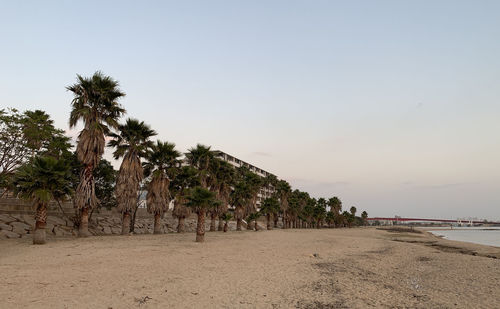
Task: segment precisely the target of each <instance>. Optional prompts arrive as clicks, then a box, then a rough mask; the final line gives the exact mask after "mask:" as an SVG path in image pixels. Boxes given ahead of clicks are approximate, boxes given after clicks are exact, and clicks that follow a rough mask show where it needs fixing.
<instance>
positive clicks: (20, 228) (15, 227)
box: [10, 222, 31, 234]
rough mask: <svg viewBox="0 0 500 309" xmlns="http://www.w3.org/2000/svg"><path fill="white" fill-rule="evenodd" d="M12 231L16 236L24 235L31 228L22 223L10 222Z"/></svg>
mask: <svg viewBox="0 0 500 309" xmlns="http://www.w3.org/2000/svg"><path fill="white" fill-rule="evenodd" d="M10 225H11V226H12V231H13V232H14V233H18V234H26V232H28V231H29V230H31V226H30V225H28V224H26V223H23V222H11V223H10Z"/></svg>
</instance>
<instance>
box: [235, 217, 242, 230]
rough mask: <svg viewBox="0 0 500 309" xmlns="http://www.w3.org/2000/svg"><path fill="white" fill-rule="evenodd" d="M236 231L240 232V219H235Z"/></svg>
mask: <svg viewBox="0 0 500 309" xmlns="http://www.w3.org/2000/svg"><path fill="white" fill-rule="evenodd" d="M236 230H237V231H241V219H236Z"/></svg>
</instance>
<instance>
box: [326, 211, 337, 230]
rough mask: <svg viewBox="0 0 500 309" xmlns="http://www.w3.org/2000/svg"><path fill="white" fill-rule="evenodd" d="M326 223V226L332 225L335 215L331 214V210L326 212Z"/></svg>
mask: <svg viewBox="0 0 500 309" xmlns="http://www.w3.org/2000/svg"><path fill="white" fill-rule="evenodd" d="M326 223H327V224H328V227H332V225H333V224H334V223H335V215H334V214H333V212H331V211H329V212H327V214H326Z"/></svg>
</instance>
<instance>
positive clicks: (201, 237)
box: [196, 209, 205, 242]
mask: <svg viewBox="0 0 500 309" xmlns="http://www.w3.org/2000/svg"><path fill="white" fill-rule="evenodd" d="M204 241H205V210H204V209H201V210H200V211H199V212H198V222H197V224H196V242H204Z"/></svg>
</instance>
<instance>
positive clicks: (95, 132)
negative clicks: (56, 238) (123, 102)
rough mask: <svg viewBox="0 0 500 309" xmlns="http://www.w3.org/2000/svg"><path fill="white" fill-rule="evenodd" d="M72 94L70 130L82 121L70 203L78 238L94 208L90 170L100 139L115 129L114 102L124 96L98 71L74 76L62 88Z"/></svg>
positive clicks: (100, 151) (85, 233) (117, 109)
mask: <svg viewBox="0 0 500 309" xmlns="http://www.w3.org/2000/svg"><path fill="white" fill-rule="evenodd" d="M66 89H68V90H69V91H71V92H72V93H73V95H74V98H73V100H72V102H71V105H72V109H71V114H70V117H69V126H70V128H73V127H75V126H76V125H77V124H78V121H80V120H82V121H83V125H84V127H83V129H82V131H81V132H80V134H79V135H78V144H77V146H76V153H77V157H78V160H79V161H80V162H81V163H82V164H83V169H82V172H81V174H80V183H79V185H78V187H77V188H76V193H75V200H74V204H75V207H76V209H77V210H78V212H79V218H80V222H79V223H78V225H79V232H78V235H79V236H80V237H85V236H89V235H90V234H89V231H88V218H89V211H90V210H92V209H93V208H94V207H96V206H97V204H98V203H99V200H98V199H97V197H96V195H95V183H94V177H93V174H92V171H93V170H94V168H96V167H97V165H98V163H99V161H100V160H101V157H102V154H103V153H104V146H105V140H104V137H105V136H106V135H109V133H110V130H111V129H116V128H118V119H119V118H120V117H121V116H122V115H123V114H124V113H125V110H124V109H123V108H122V107H121V106H120V104H118V99H120V98H121V97H123V96H125V93H123V92H122V91H121V90H120V89H119V85H118V82H117V81H116V80H114V79H112V78H111V77H109V76H105V75H104V74H102V73H101V72H96V73H94V75H93V76H92V77H90V78H86V77H82V76H80V75H77V82H76V83H75V84H73V85H71V86H68V87H66Z"/></svg>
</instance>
